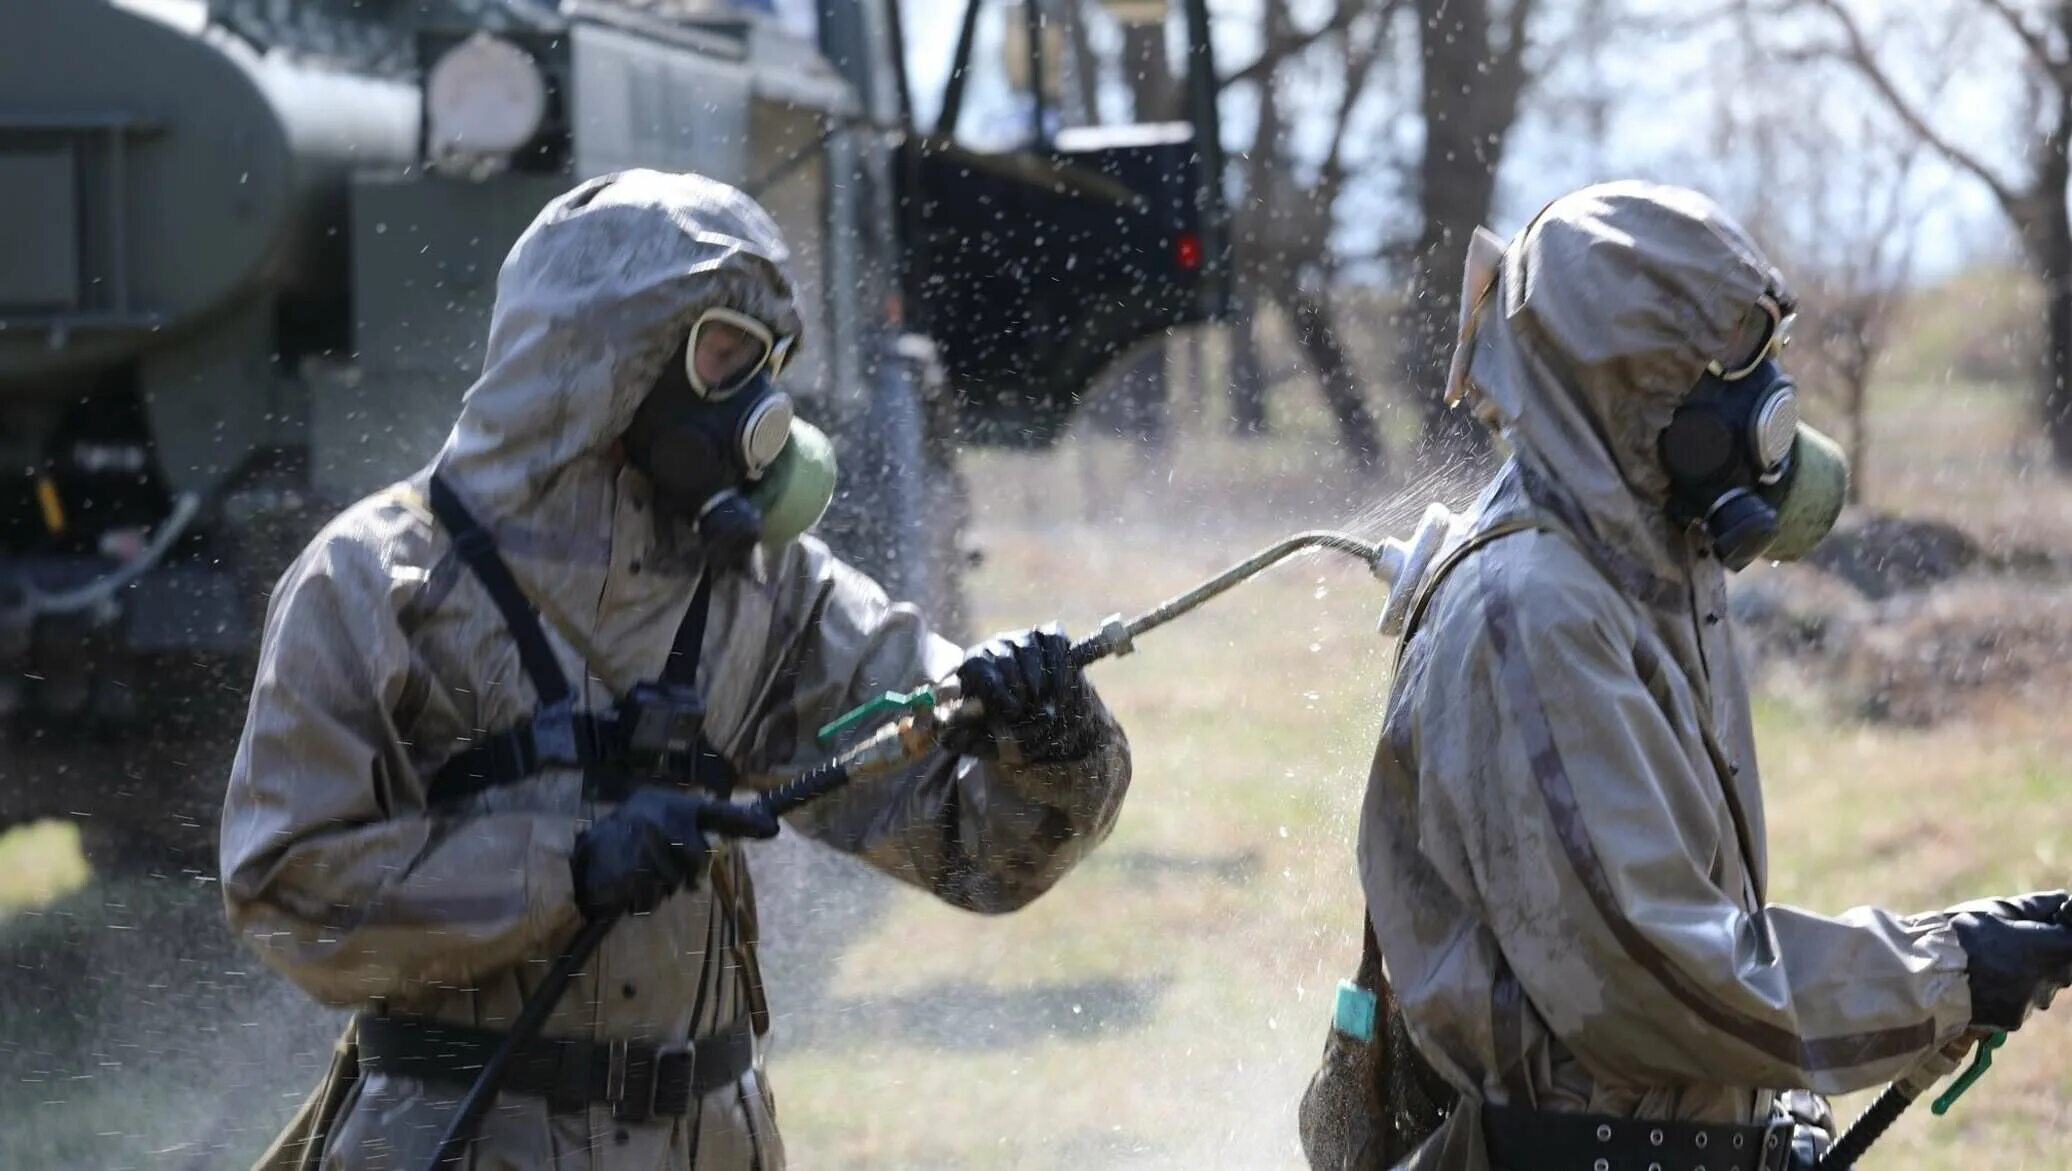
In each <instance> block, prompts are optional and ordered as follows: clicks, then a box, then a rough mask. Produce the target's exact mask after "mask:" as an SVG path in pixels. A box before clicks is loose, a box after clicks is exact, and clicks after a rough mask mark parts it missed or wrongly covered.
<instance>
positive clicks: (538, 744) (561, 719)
mask: <svg viewBox="0 0 2072 1171" xmlns="http://www.w3.org/2000/svg"><path fill="white" fill-rule="evenodd" d="M532 752H533V758H534V759H533V765H534V767H538V766H539V765H578V764H582V763H584V755H583V752H582V749H581V746H580V745H578V744H577V742H576V713H575V701H574V700H572V699H563V700H558V701H556V702H554V703H550V704H548V705H547V706H546V707H543V708H541V709H539V711H537V712H535V713H533V717H532Z"/></svg>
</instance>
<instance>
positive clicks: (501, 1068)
mask: <svg viewBox="0 0 2072 1171" xmlns="http://www.w3.org/2000/svg"><path fill="white" fill-rule="evenodd" d="M1452 521H1453V515H1452V513H1450V512H1448V511H1447V509H1446V508H1445V507H1444V506H1443V505H1438V504H1434V505H1431V506H1430V507H1428V508H1426V509H1425V513H1424V517H1423V518H1422V519H1421V520H1420V521H1419V522H1418V526H1417V528H1416V530H1415V531H1414V532H1413V533H1412V534H1411V536H1410V539H1409V540H1408V541H1398V540H1393V539H1391V540H1384V541H1380V542H1371V541H1363V540H1361V539H1360V538H1358V537H1355V536H1351V535H1350V534H1347V533H1340V532H1331V531H1328V530H1321V529H1319V530H1311V531H1309V532H1302V533H1296V534H1295V535H1294V536H1291V537H1288V538H1286V539H1284V540H1281V541H1277V542H1275V543H1274V544H1272V545H1269V546H1267V547H1266V548H1264V549H1261V550H1260V551H1259V552H1257V553H1254V554H1253V555H1252V556H1250V557H1247V558H1245V559H1244V560H1243V561H1240V562H1238V563H1237V564H1236V565H1233V566H1231V567H1230V568H1229V569H1226V570H1224V571H1223V572H1222V573H1219V574H1217V575H1216V576H1214V577H1212V578H1210V579H1208V580H1207V581H1204V582H1202V583H1201V584H1200V585H1197V586H1195V587H1194V588H1192V589H1190V590H1187V591H1185V592H1184V593H1181V594H1178V595H1176V596H1174V597H1172V598H1168V599H1167V600H1165V601H1164V602H1161V603H1159V604H1158V605H1156V606H1154V607H1152V608H1151V609H1149V610H1146V611H1145V612H1144V613H1142V614H1139V615H1138V616H1136V617H1135V618H1132V619H1129V620H1128V621H1124V620H1123V618H1122V616H1121V615H1120V614H1116V615H1113V616H1111V617H1109V618H1108V619H1106V620H1105V621H1103V622H1102V623H1101V628H1100V630H1099V631H1098V632H1096V633H1095V634H1093V635H1091V636H1090V637H1088V638H1086V639H1083V640H1081V641H1080V642H1077V643H1075V644H1073V646H1072V650H1071V662H1072V665H1073V666H1075V667H1085V666H1089V665H1091V664H1093V663H1097V662H1099V661H1100V660H1102V659H1106V658H1113V657H1119V656H1122V655H1127V654H1130V653H1131V652H1133V651H1134V650H1136V640H1137V639H1138V637H1140V636H1142V635H1144V634H1146V633H1149V632H1150V631H1152V630H1155V629H1157V628H1158V627H1161V626H1164V625H1165V624H1166V623H1168V622H1171V621H1173V620H1174V619H1176V618H1178V617H1180V616H1181V615H1183V614H1187V613H1190V612H1192V611H1193V610H1195V609H1196V608H1197V607H1199V606H1201V605H1202V604H1203V603H1205V602H1208V601H1209V600H1210V599H1212V598H1216V597H1219V596H1221V595H1222V594H1224V593H1227V592H1229V591H1230V590H1231V589H1232V588H1234V587H1236V586H1238V585H1241V584H1243V583H1244V582H1246V581H1249V580H1251V579H1252V578H1254V577H1257V576H1258V575H1259V574H1261V573H1263V572H1265V571H1266V570H1268V569H1270V568H1272V567H1273V566H1275V565H1278V564H1280V563H1281V562H1282V561H1285V560H1287V559H1288V558H1290V557H1292V556H1294V555H1295V554H1297V553H1302V552H1306V551H1308V550H1310V549H1328V550H1332V551H1334V552H1339V553H1345V554H1348V555H1350V556H1353V557H1357V558H1359V559H1360V560H1361V561H1363V562H1365V563H1366V565H1367V568H1368V569H1369V570H1370V571H1371V572H1372V573H1373V574H1374V576H1375V577H1376V578H1378V579H1380V580H1381V582H1382V584H1383V585H1385V586H1387V587H1388V591H1389V593H1388V601H1387V602H1386V603H1385V604H1384V605H1383V607H1382V612H1381V622H1380V628H1381V633H1382V634H1383V635H1384V636H1387V637H1393V636H1394V635H1395V634H1396V633H1398V632H1399V631H1400V630H1401V629H1402V625H1403V620H1404V618H1405V616H1406V615H1408V614H1409V612H1410V605H1411V602H1412V601H1413V600H1414V598H1415V596H1416V593H1417V589H1418V586H1419V584H1420V583H1422V582H1423V580H1424V576H1425V570H1426V569H1428V568H1429V567H1430V566H1431V563H1432V559H1433V557H1435V556H1436V555H1437V554H1438V552H1439V547H1440V546H1441V545H1442V544H1444V543H1445V540H1446V535H1447V533H1448V532H1449V530H1450V529H1451V526H1452ZM984 715H985V709H984V707H983V705H981V704H980V703H979V702H978V701H977V700H975V699H966V698H964V695H963V690H962V688H961V687H960V686H959V685H958V683H957V681H956V680H955V679H946V680H939V681H937V682H934V683H931V684H928V685H927V686H924V687H920V688H916V689H915V690H913V691H908V692H896V691H888V692H886V693H885V694H883V695H881V696H879V697H878V698H876V699H873V700H871V701H870V702H868V703H866V704H864V705H862V706H861V707H858V708H856V709H855V710H853V711H850V712H848V713H846V714H844V715H843V716H841V717H840V718H838V719H836V720H834V721H833V722H832V723H830V724H828V725H827V726H825V727H823V728H821V729H820V731H819V736H820V739H821V741H822V743H826V742H828V741H830V740H834V739H836V738H838V737H840V736H841V735H842V734H843V733H845V732H849V731H851V730H854V729H856V728H859V727H862V726H864V725H867V724H870V723H872V722H873V721H876V720H882V719H885V718H886V717H892V718H891V719H890V720H889V722H886V723H884V724H883V725H882V726H880V727H878V728H877V730H876V731H874V732H872V733H871V734H870V735H869V736H867V737H865V738H864V739H863V740H862V741H861V742H859V743H857V744H856V745H855V746H854V747H852V748H849V749H848V750H846V751H844V752H842V753H840V754H838V755H836V756H835V757H834V758H832V759H830V760H828V761H826V762H824V763H822V764H819V765H816V766H815V767H813V768H811V769H808V770H807V771H806V772H803V773H801V774H799V775H798V776H795V777H793V778H792V779H790V780H788V781H786V782H784V783H783V784H782V785H779V786H777V787H776V788H774V789H771V790H769V791H767V792H765V793H763V794H762V795H760V796H758V797H757V798H756V799H755V802H754V806H755V808H757V809H758V810H760V811H762V812H764V813H767V814H770V815H771V816H772V817H782V816H784V815H786V814H789V813H792V812H795V811H797V810H799V809H802V808H804V807H805V806H807V805H810V804H812V803H813V802H815V801H817V800H819V799H820V798H822V797H825V796H827V795H828V794H829V793H833V792H835V791H836V790H838V789H841V788H844V787H846V786H848V785H850V784H852V783H854V782H857V781H867V780H872V779H874V778H877V777H882V776H884V775H886V774H888V773H892V772H895V771H897V770H898V769H900V768H902V767H904V766H906V765H908V764H911V763H912V762H914V761H916V760H919V759H920V758H921V757H923V756H925V755H927V754H928V753H929V752H931V751H933V750H934V749H935V747H936V745H937V743H938V742H939V741H940V740H941V733H942V730H943V729H944V728H946V727H948V726H950V725H952V724H957V723H965V722H969V721H973V720H977V719H980V718H982V717H983V716H984ZM616 922H617V916H615V915H607V916H600V917H599V918H596V919H591V920H588V921H587V922H585V923H584V924H583V926H582V929H581V930H580V931H578V932H577V933H576V936H575V938H574V939H573V940H571V941H569V944H568V946H567V947H566V948H565V949H563V950H562V953H561V955H560V957H559V958H557V959H556V960H555V961H554V966H553V967H551V968H549V969H548V970H547V974H546V975H545V976H544V977H542V978H541V980H540V983H539V986H538V987H537V988H535V989H534V990H533V993H532V995H531V996H530V997H529V998H527V1000H526V1002H525V1006H524V1008H523V1009H521V1010H520V1011H519V1013H518V1017H517V1019H516V1020H515V1021H513V1022H512V1023H511V1028H510V1031H509V1032H507V1033H505V1034H504V1039H503V1042H502V1043H501V1044H499V1045H498V1046H497V1048H496V1052H495V1053H493V1054H491V1055H490V1058H489V1060H488V1061H486V1062H484V1063H483V1065H482V1072H481V1073H480V1074H478V1075H477V1076H476V1078H475V1084H474V1085H472V1086H470V1087H469V1088H468V1093H467V1096H466V1097H465V1098H463V1099H461V1104H460V1107H459V1109H458V1110H457V1111H455V1113H454V1116H453V1120H452V1121H451V1122H450V1123H448V1124H447V1127H446V1133H445V1135H444V1137H442V1138H441V1139H440V1140H439V1149H438V1151H437V1152H436V1153H435V1154H434V1155H433V1156H432V1161H431V1163H430V1164H429V1168H428V1171H438V1169H439V1168H444V1167H459V1166H462V1165H463V1161H464V1160H465V1159H466V1157H467V1152H468V1147H469V1146H471V1145H472V1144H473V1143H474V1141H475V1136H476V1135H477V1134H478V1133H480V1131H481V1129H482V1118H483V1116H484V1115H485V1114H487V1113H488V1110H489V1105H490V1103H491V1102H493V1101H495V1100H496V1095H497V1091H498V1090H499V1089H500V1088H501V1087H502V1086H503V1082H504V1077H505V1074H506V1072H507V1071H508V1070H509V1069H510V1065H511V1061H512V1059H513V1057H514V1056H515V1055H516V1054H517V1052H518V1050H520V1049H522V1048H524V1047H525V1046H526V1045H528V1044H530V1043H531V1042H532V1040H533V1038H534V1037H536V1036H538V1035H539V1031H540V1027H541V1026H542V1025H544V1024H545V1023H546V1020H547V1017H548V1016H549V1015H551V1014H552V1013H553V1011H554V1006H555V1005H556V1004H557V1003H558V1002H559V1001H560V1000H561V994H562V993H563V992H564V991H566V990H567V988H568V984H569V981H570V980H572V979H573V978H574V977H575V974H576V972H577V971H578V970H580V969H581V968H582V966H583V965H584V964H585V963H587V962H589V959H590V957H591V956H592V955H593V954H595V953H596V951H597V947H598V945H599V944H600V943H602V942H603V941H604V937H605V935H606V934H608V933H609V932H610V931H611V928H612V926H613V924H614V923H616Z"/></svg>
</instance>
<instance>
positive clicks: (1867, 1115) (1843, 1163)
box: [1817, 1085, 1914, 1171]
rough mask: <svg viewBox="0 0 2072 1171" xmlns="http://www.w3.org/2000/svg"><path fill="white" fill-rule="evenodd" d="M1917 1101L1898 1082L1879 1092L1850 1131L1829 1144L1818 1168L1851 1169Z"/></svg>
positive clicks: (1828, 1170)
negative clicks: (1832, 1144)
mask: <svg viewBox="0 0 2072 1171" xmlns="http://www.w3.org/2000/svg"><path fill="white" fill-rule="evenodd" d="M1913 1104H1914V1098H1913V1095H1911V1094H1907V1093H1903V1092H1901V1090H1900V1088H1899V1087H1898V1086H1896V1085H1893V1086H1887V1087H1885V1092H1884V1093H1882V1094H1879V1095H1878V1100H1877V1101H1875V1102H1872V1103H1871V1108H1870V1109H1868V1110H1866V1111H1864V1112H1863V1116H1862V1117H1860V1118H1858V1119H1857V1120H1856V1121H1855V1122H1854V1123H1852V1124H1851V1125H1850V1127H1849V1130H1848V1132H1847V1133H1845V1134H1843V1135H1842V1137H1841V1138H1840V1139H1838V1140H1837V1141H1836V1142H1835V1145H1834V1146H1832V1147H1829V1148H1828V1151H1827V1154H1826V1155H1824V1156H1822V1157H1821V1160H1820V1165H1819V1167H1818V1169H1817V1171H1849V1169H1850V1168H1851V1167H1854V1166H1856V1161H1857V1160H1858V1159H1861V1158H1863V1155H1864V1152H1865V1151H1868V1150H1870V1149H1871V1144H1872V1143H1874V1142H1877V1141H1878V1140H1879V1139H1880V1138H1882V1137H1884V1134H1885V1132H1886V1131H1888V1130H1890V1129H1892V1124H1893V1123H1895V1122H1897V1121H1899V1116H1900V1115H1902V1114H1904V1113H1906V1110H1907V1107H1909V1106H1911V1105H1913Z"/></svg>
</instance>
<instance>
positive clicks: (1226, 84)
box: [1216, 0, 1361, 90]
mask: <svg viewBox="0 0 2072 1171" xmlns="http://www.w3.org/2000/svg"><path fill="white" fill-rule="evenodd" d="M1270 6H1271V0H1269V7H1270ZM1360 9H1361V4H1360V0H1339V2H1338V8H1337V10H1336V11H1334V12H1333V13H1332V14H1331V19H1329V20H1327V21H1325V22H1324V23H1323V24H1322V25H1321V26H1319V27H1318V28H1316V29H1314V30H1312V31H1310V32H1298V33H1295V34H1293V35H1290V36H1287V37H1284V38H1268V39H1267V41H1266V43H1265V45H1264V46H1263V47H1261V48H1260V50H1259V55H1258V56H1257V57H1254V58H1252V61H1251V63H1250V64H1248V65H1246V66H1244V67H1243V68H1242V69H1239V70H1237V71H1236V72H1234V73H1226V74H1224V75H1223V76H1222V77H1219V78H1217V79H1216V88H1217V89H1219V90H1223V89H1228V88H1230V87H1231V86H1233V85H1242V84H1243V83H1245V82H1247V81H1259V80H1262V79H1263V78H1265V77H1267V76H1269V75H1271V74H1272V73H1273V72H1274V70H1276V69H1279V68H1280V67H1281V63H1282V62H1283V61H1286V60H1287V59H1288V58H1290V57H1293V56H1294V55H1295V54H1297V53H1300V52H1302V51H1303V50H1304V49H1307V48H1309V47H1310V46H1311V45H1314V44H1316V43H1317V42H1318V41H1321V40H1323V39H1324V38H1325V37H1328V36H1332V35H1333V34H1336V33H1341V32H1344V31H1345V30H1346V29H1348V28H1351V27H1352V23H1353V21H1354V20H1356V19H1358V18H1359V15H1360Z"/></svg>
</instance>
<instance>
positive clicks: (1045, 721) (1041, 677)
mask: <svg viewBox="0 0 2072 1171" xmlns="http://www.w3.org/2000/svg"><path fill="white" fill-rule="evenodd" d="M1071 651H1072V643H1071V640H1070V639H1067V638H1066V637H1065V635H1064V632H1063V631H1061V630H1059V629H1058V628H1057V627H1056V626H1055V625H1052V626H1046V627H1044V628H1043V629H1041V630H1024V631H1020V632H1017V633H1012V634H1001V635H995V636H994V637H993V638H990V639H988V640H986V642H985V643H983V644H981V645H980V646H979V648H978V649H977V650H974V651H972V652H971V657H970V658H967V659H965V660H964V665H963V666H961V667H958V668H957V682H958V683H960V684H961V685H963V688H964V695H965V698H967V699H975V700H978V701H979V702H980V703H982V704H984V705H985V711H986V714H985V718H984V719H982V720H978V721H975V722H973V723H972V724H970V725H968V726H963V727H954V728H951V729H950V730H949V731H948V732H947V733H945V734H944V736H943V746H944V747H945V748H948V749H949V750H950V751H951V752H955V753H957V754H959V755H963V756H983V757H987V758H996V757H998V756H999V755H1000V740H1001V739H1002V738H1003V737H1005V738H1009V739H1012V740H1013V741H1014V743H1015V746H1016V747H1017V748H1018V749H1020V751H1021V756H1022V759H1023V760H1025V761H1027V762H1029V763H1030V764H1056V763H1061V762H1064V761H1071V760H1079V759H1082V758H1083V757H1085V756H1086V755H1087V754H1089V753H1091V752H1092V751H1093V750H1094V749H1095V748H1097V747H1099V745H1100V742H1101V729H1100V726H1099V724H1098V723H1097V722H1096V721H1095V719H1094V703H1093V691H1092V690H1091V689H1090V688H1088V686H1087V683H1086V676H1085V674H1084V672H1082V671H1081V670H1080V668H1078V667H1075V666H1073V665H1072V660H1071Z"/></svg>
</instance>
